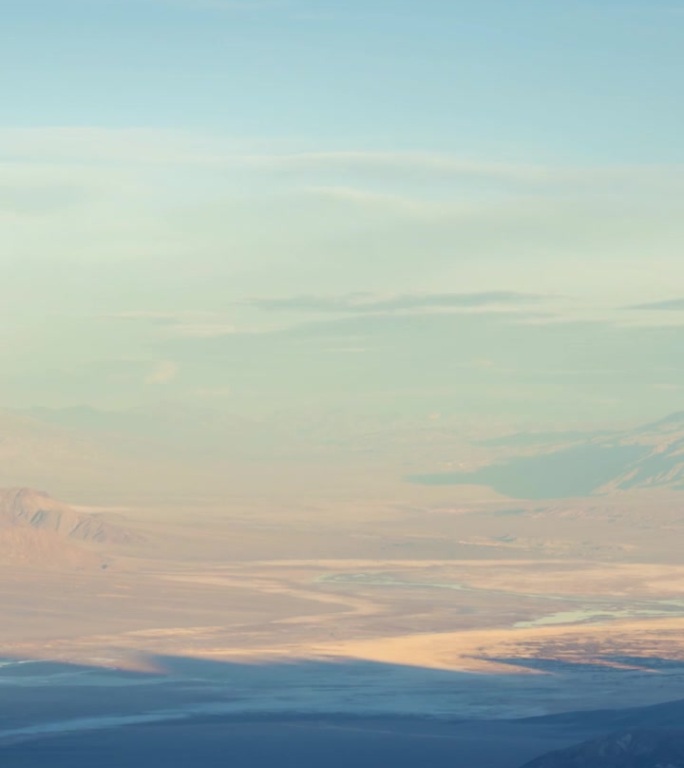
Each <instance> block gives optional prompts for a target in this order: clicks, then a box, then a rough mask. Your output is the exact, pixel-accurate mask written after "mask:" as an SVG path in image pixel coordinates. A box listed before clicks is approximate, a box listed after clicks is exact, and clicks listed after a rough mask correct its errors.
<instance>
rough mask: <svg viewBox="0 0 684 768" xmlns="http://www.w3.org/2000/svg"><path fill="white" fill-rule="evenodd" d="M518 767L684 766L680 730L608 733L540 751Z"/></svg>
mask: <svg viewBox="0 0 684 768" xmlns="http://www.w3.org/2000/svg"><path fill="white" fill-rule="evenodd" d="M522 768H684V730H682V729H678V730H662V729H644V730H634V731H626V732H622V733H617V734H612V735H610V736H607V737H603V738H600V739H595V740H593V741H588V742H585V743H584V744H580V745H578V746H576V747H570V748H569V749H563V750H559V751H557V752H551V753H549V754H547V755H543V756H542V757H539V758H537V759H536V760H532V762H529V763H525V765H524V766H522Z"/></svg>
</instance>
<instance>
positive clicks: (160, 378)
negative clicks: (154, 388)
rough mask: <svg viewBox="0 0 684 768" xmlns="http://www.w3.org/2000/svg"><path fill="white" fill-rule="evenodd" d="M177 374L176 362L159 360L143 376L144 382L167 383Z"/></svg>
mask: <svg viewBox="0 0 684 768" xmlns="http://www.w3.org/2000/svg"><path fill="white" fill-rule="evenodd" d="M177 375H178V363H175V362H174V361H173V360H161V361H160V362H159V363H157V364H155V366H154V368H153V369H152V371H150V373H149V374H148V375H147V376H146V377H145V383H146V384H168V383H169V382H170V381H173V379H175V378H176V376H177Z"/></svg>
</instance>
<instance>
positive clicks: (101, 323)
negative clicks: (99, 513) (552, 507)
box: [0, 0, 684, 423]
mask: <svg viewBox="0 0 684 768" xmlns="http://www.w3.org/2000/svg"><path fill="white" fill-rule="evenodd" d="M0 35H1V36H2V46H1V51H2V52H1V53H0V64H1V66H2V70H3V73H4V74H3V101H2V104H1V105H0V115H2V121H1V123H0V170H1V171H2V177H0V249H1V250H0V253H1V254H3V255H1V256H0V279H1V280H2V281H3V284H4V285H5V295H6V302H5V307H4V309H3V310H2V311H3V313H4V317H5V321H6V322H5V326H4V330H3V332H2V339H1V341H2V346H0V356H2V362H3V364H4V367H5V370H7V371H8V375H7V376H6V377H5V379H4V382H2V383H0V398H1V399H2V402H3V403H4V404H5V405H7V406H34V405H36V406H38V405H48V406H54V407H59V406H63V405H64V406H66V405H77V404H88V405H94V406H98V407H129V406H130V407H132V406H137V405H141V404H142V405H144V404H145V403H149V402H156V401H158V400H159V399H160V398H168V399H170V400H179V401H182V402H186V403H191V402H195V401H196V400H198V399H203V400H208V401H210V402H211V403H212V405H213V406H215V407H219V408H238V409H239V408H243V407H250V408H256V409H258V408H259V405H258V404H259V403H263V402H265V401H268V403H270V404H271V407H272V405H273V403H276V404H277V403H278V402H279V399H278V398H279V397H280V398H282V402H283V403H284V404H291V403H292V402H297V403H299V405H300V406H302V407H303V406H305V405H306V403H309V402H311V401H312V400H316V401H320V403H321V404H324V405H326V407H327V406H330V407H333V405H334V404H335V403H338V402H340V401H341V400H344V399H345V398H348V397H350V396H351V395H350V393H354V395H353V396H354V398H356V399H357V400H359V401H360V400H364V402H366V401H368V402H371V405H370V406H368V408H370V409H371V410H372V407H373V405H372V403H373V402H380V401H381V400H382V399H383V398H385V399H386V398H387V397H388V396H391V397H393V398H395V399H396V400H397V402H398V403H399V404H400V407H406V409H408V410H411V411H412V412H417V413H420V412H425V413H426V414H430V413H434V411H435V410H439V409H447V410H449V409H452V410H455V411H456V412H458V410H459V407H458V403H461V404H462V406H461V410H464V411H465V410H467V411H468V412H475V413H482V414H483V415H484V414H487V413H489V412H490V411H491V410H492V408H495V410H497V413H499V416H500V417H501V418H511V419H514V420H522V421H524V420H526V419H528V420H532V421H533V420H535V419H537V420H539V419H548V420H551V419H553V418H554V417H557V418H558V419H559V420H560V421H563V422H564V423H565V422H571V421H572V420H573V418H580V416H581V418H584V419H586V418H593V417H594V416H595V415H598V414H604V415H605V414H606V411H607V417H608V418H609V419H610V418H612V419H616V420H629V419H630V418H633V419H635V420H636V419H638V418H639V417H641V416H644V417H646V416H648V417H650V416H651V415H658V413H659V412H660V411H666V410H668V409H673V410H674V409H675V408H676V407H680V403H681V396H682V392H683V391H684V389H683V388H682V383H683V382H684V377H682V373H683V371H682V368H681V364H679V363H678V360H679V358H680V357H681V354H680V351H681V343H682V341H683V340H684V335H683V333H684V326H683V325H682V321H684V313H683V312H682V311H681V310H680V309H677V308H676V307H677V306H679V305H678V304H677V302H678V301H679V300H680V299H681V298H682V297H684V257H683V255H682V245H684V224H683V223H682V222H683V221H684V216H683V215H682V214H684V211H683V210H682V208H683V207H684V206H683V204H682V191H683V187H684V174H683V173H682V162H683V160H684V157H683V153H684V141H683V140H682V139H681V125H682V122H683V118H684V115H683V112H684V107H683V106H682V100H681V98H680V96H679V95H680V93H681V86H682V82H681V81H682V64H683V62H682V59H683V54H682V50H684V8H682V6H681V5H680V4H678V3H676V2H658V0H655V1H651V2H648V3H647V2H641V1H639V2H629V1H628V0H620V1H618V0H593V1H592V0H578V1H574V0H572V1H570V2H567V1H566V2H555V1H554V0H543V1H542V0H534V1H533V0H518V1H516V2H510V0H509V1H508V2H502V1H501V0H480V1H479V2H457V1H456V0H452V1H451V2H446V1H444V2H437V1H436V0H427V1H425V2H421V3H417V2H405V1H404V2H402V1H400V0H394V1H393V2H389V1H386V0H374V1H371V2H364V3H362V2H359V1H358V0H350V1H348V2H344V3H342V2H335V3H334V2H326V1H325V0H272V1H269V0H263V2H259V1H258V0H254V1H253V2H251V1H250V0H242V1H240V2H229V1H228V0H226V1H225V2H224V0H117V1H116V2H113V1H109V0H24V2H22V3H11V4H10V5H9V6H8V7H7V8H6V9H4V10H3V26H2V31H1V32H0ZM445 296H446V297H447V298H446V299H445V298H444V297H445ZM440 297H441V298H440ZM449 297H451V298H449ZM468 297H469V298H468ZM662 302H674V304H672V303H670V304H669V305H662V304H661V303H662ZM637 305H639V306H640V305H653V308H652V309H649V310H646V309H642V308H639V309H633V308H632V307H635V306H637ZM340 329H343V331H344V332H343V333H341V330H340ZM454 338H458V339H459V340H460V341H459V344H458V345H456V346H454V344H453V340H454ZM504 339H505V341H502V340H504ZM333 340H334V341H333ZM303 350H305V351H303ZM445 355H446V356H448V357H449V359H448V361H446V362H445ZM414 359H420V360H422V363H421V365H420V366H419V367H418V368H416V366H414V365H412V363H411V361H412V360H414ZM643 359H648V360H649V361H650V363H649V367H648V369H647V370H646V369H643V368H642V367H640V364H639V360H643ZM288 361H289V362H288ZM464 371H466V372H467V375H466V374H464V373H463V372H464ZM275 382H279V383H280V384H281V385H282V386H280V388H279V389H278V388H276V387H275V384H274V383H275ZM340 382H347V385H345V386H340V385H339V383H340ZM503 391H506V392H507V395H506V396H505V397H503V399H502V392H503ZM388 393H389V395H388ZM241 398H242V400H241ZM364 398H365V399H364ZM364 407H366V406H364Z"/></svg>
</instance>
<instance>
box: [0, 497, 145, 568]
mask: <svg viewBox="0 0 684 768" xmlns="http://www.w3.org/2000/svg"><path fill="white" fill-rule="evenodd" d="M134 540H135V536H134V534H132V533H131V532H130V531H128V530H127V529H126V528H124V527H123V526H119V525H114V524H112V523H110V522H109V521H107V520H106V519H104V518H103V517H102V516H101V515H98V514H97V513H93V512H83V511H80V510H77V509H75V508H73V507H70V506H69V505H68V504H64V503H62V502H60V501H57V500H55V499H53V498H51V497H50V496H48V495H47V494H46V493H43V492H41V491H35V490H32V489H29V488H8V489H4V490H0V564H38V565H39V564H44V565H84V564H93V563H95V562H100V561H102V562H104V561H103V559H102V558H103V553H104V551H105V549H107V548H108V547H109V546H112V545H121V544H127V543H131V542H132V541H134Z"/></svg>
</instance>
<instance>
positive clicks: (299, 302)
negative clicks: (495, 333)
mask: <svg viewBox="0 0 684 768" xmlns="http://www.w3.org/2000/svg"><path fill="white" fill-rule="evenodd" d="M545 298H547V297H545V296H541V295H539V294H532V293H517V292H515V291H489V292H486V293H433V294H404V295H399V296H393V297H389V298H381V297H377V296H374V295H372V294H366V293H358V294H351V295H348V296H293V297H290V298H285V299H252V300H251V301H250V302H249V303H250V304H251V305H252V306H254V307H257V308H258V309H262V310H266V311H276V312H283V311H285V312H315V313H343V314H348V313H353V314H366V313H373V314H375V313H380V314H391V313H395V312H406V311H410V310H431V309H477V308H483V307H490V308H491V307H495V306H500V305H505V306H507V307H509V306H511V305H527V304H530V303H537V302H540V301H542V300H543V299H545Z"/></svg>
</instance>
